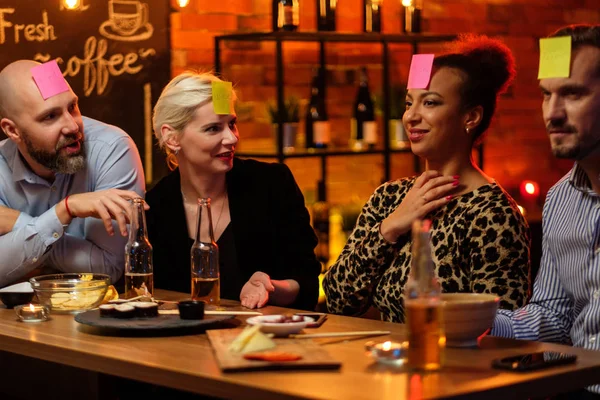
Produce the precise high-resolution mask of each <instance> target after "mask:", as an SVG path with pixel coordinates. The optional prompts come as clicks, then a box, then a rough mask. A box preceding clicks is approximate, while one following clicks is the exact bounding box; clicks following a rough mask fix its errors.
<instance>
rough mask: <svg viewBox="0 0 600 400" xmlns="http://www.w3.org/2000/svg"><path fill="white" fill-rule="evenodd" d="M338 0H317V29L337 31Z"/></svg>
mask: <svg viewBox="0 0 600 400" xmlns="http://www.w3.org/2000/svg"><path fill="white" fill-rule="evenodd" d="M336 6H337V0H317V30H319V31H335V9H336Z"/></svg>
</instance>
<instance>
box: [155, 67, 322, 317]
mask: <svg viewBox="0 0 600 400" xmlns="http://www.w3.org/2000/svg"><path fill="white" fill-rule="evenodd" d="M213 81H220V80H219V78H217V77H215V76H214V75H212V74H208V73H203V74H198V73H191V72H187V73H184V74H181V75H179V76H177V77H175V78H174V79H173V80H172V81H171V82H169V84H168V85H167V86H166V87H165V89H164V90H163V92H162V94H161V96H160V98H159V99H158V102H157V103H156V106H155V108H154V120H153V125H154V133H155V135H156V138H157V139H158V144H159V146H160V147H161V148H163V149H164V150H165V151H166V154H167V162H168V164H169V166H170V168H171V169H172V170H173V172H172V173H171V174H170V175H168V176H167V177H165V178H163V179H162V180H161V181H160V182H158V184H157V185H156V186H155V187H154V188H153V189H152V190H150V191H149V192H148V193H147V195H146V200H147V202H148V204H149V205H150V210H149V211H148V214H147V220H148V230H149V236H150V242H151V243H152V245H153V247H154V279H155V285H156V287H158V288H162V289H168V290H175V291H180V292H188V293H189V292H190V290H191V288H190V248H191V246H192V243H193V238H194V231H195V225H196V207H197V199H198V198H201V197H210V198H211V199H212V202H211V208H212V214H213V228H214V234H215V240H216V241H217V244H218V245H219V250H220V274H221V297H222V298H229V299H239V300H240V301H241V302H242V305H244V306H246V307H249V308H254V307H262V306H264V305H266V304H274V305H279V306H290V307H295V308H301V309H314V307H315V305H316V302H317V298H318V275H319V272H320V268H321V267H320V264H319V262H318V261H317V259H316V257H315V255H314V247H315V246H316V244H317V239H316V237H315V235H314V232H313V230H312V228H311V226H310V220H309V215H308V211H307V210H306V207H305V205H304V197H303V196H302V193H301V192H300V189H299V188H298V185H297V184H296V181H295V180H294V177H293V175H292V173H291V172H290V170H289V168H288V167H287V166H285V165H283V164H268V163H263V162H258V161H254V160H242V159H238V158H236V157H235V149H236V145H237V143H238V140H239V132H238V128H237V122H236V114H235V111H232V112H231V114H225V115H222V114H216V113H215V110H214V107H213V103H212V82H213ZM234 102H235V93H233V96H232V104H231V110H234V107H233V106H234Z"/></svg>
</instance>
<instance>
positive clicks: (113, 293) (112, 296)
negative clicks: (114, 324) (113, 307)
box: [102, 285, 119, 304]
mask: <svg viewBox="0 0 600 400" xmlns="http://www.w3.org/2000/svg"><path fill="white" fill-rule="evenodd" d="M118 299H119V293H118V292H117V289H115V287H114V286H113V285H110V286H109V287H108V290H107V291H106V294H105V295H104V299H103V300H102V304H106V303H108V302H109V301H111V300H118Z"/></svg>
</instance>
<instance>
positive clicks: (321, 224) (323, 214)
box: [312, 181, 329, 269]
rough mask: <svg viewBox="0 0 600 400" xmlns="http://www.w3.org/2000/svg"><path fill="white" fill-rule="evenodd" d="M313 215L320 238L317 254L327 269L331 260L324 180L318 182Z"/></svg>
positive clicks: (318, 237) (314, 225) (314, 224)
mask: <svg viewBox="0 0 600 400" xmlns="http://www.w3.org/2000/svg"><path fill="white" fill-rule="evenodd" d="M312 215H313V229H314V230H315V234H316V235H317V239H318V240H319V243H318V244H317V247H316V248H315V255H316V256H317V260H319V261H320V262H321V264H322V265H323V269H325V267H326V266H327V262H328V261H329V204H327V201H326V192H325V182H324V181H319V182H318V183H317V201H316V202H315V203H314V204H313V210H312Z"/></svg>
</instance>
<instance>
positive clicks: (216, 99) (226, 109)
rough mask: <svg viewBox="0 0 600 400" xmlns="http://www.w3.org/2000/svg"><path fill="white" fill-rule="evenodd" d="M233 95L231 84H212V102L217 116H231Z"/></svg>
mask: <svg viewBox="0 0 600 400" xmlns="http://www.w3.org/2000/svg"><path fill="white" fill-rule="evenodd" d="M232 93H233V87H232V85H231V82H213V83H212V101H213V108H214V109H215V114H231V97H232Z"/></svg>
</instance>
